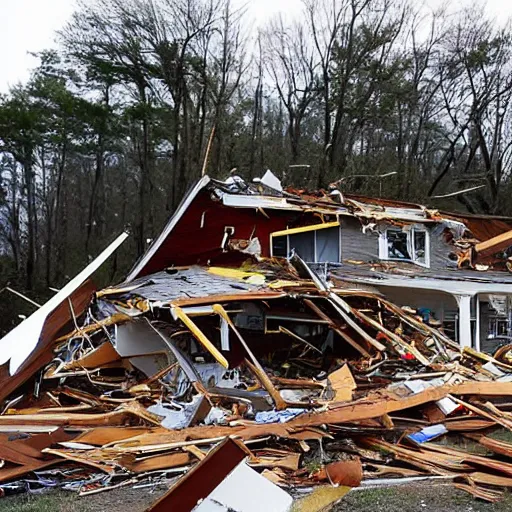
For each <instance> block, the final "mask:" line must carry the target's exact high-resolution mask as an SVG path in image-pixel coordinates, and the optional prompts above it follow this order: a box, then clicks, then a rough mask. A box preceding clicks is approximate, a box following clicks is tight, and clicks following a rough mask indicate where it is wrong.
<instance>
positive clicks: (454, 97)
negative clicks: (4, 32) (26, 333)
mask: <svg viewBox="0 0 512 512" xmlns="http://www.w3.org/2000/svg"><path fill="white" fill-rule="evenodd" d="M237 5H238V4H237ZM500 21H501V20H500ZM58 41H59V46H58V50H54V51H44V52H42V53H40V54H39V59H40V65H39V66H38V67H37V68H36V69H34V70H33V72H32V75H31V78H30V80H29V81H28V82H27V83H24V84H19V85H16V86H15V87H12V88H11V90H10V91H9V93H8V94H6V95H4V96H0V288H2V286H4V285H5V284H6V283H11V284H12V285H13V286H15V287H18V289H20V290H22V291H25V292H27V294H30V295H31V296H32V297H43V298H44V297H47V296H48V295H49V294H51V293H52V292H51V291H49V290H50V288H53V287H59V286H61V285H62V284H63V283H64V282H66V281H67V280H68V279H69V278H70V277H71V276H73V275H74V274H75V273H76V272H77V271H78V270H79V269H80V268H82V267H83V266H84V265H85V264H86V263H87V262H88V260H89V259H90V258H92V257H93V256H94V255H96V254H97V253H98V252H99V251H100V250H101V249H102V248H103V247H104V246H105V245H106V244H107V243H108V241H110V240H111V239H112V238H113V236H114V235H115V234H117V233H119V232H120V231H121V230H123V229H125V228H127V227H128V228H129V229H131V231H132V233H133V236H132V237H131V239H130V242H128V243H127V244H125V245H126V247H124V248H123V250H122V251H121V252H120V254H119V255H118V256H116V257H115V258H114V260H113V263H111V264H110V266H109V268H108V269H107V270H105V271H104V273H105V276H104V277H105V279H119V278H120V277H122V276H123V274H124V272H125V271H126V269H127V268H128V267H129V266H130V264H131V263H132V262H133V260H134V258H135V257H136V256H137V255H140V254H141V253H142V252H143V251H144V249H145V248H146V247H147V243H148V241H150V240H151V239H152V238H153V237H154V236H155V235H157V234H158V232H159V230H160V229H161V227H162V225H163V223H164V222H165V221H166V219H167V218H168V217H169V215H170V214H171V213H172V212H173V210H174V209H175V208H176V207H177V205H178V204H179V201H180V200H181V198H182V197H183V195H184V193H185V192H186V190H187V189H188V187H189V186H190V185H191V184H192V183H193V182H194V181H195V180H197V179H198V178H199V177H200V176H201V173H202V170H203V165H204V162H205V155H206V153H207V147H209V148H210V151H209V152H208V154H209V157H208V161H207V165H206V170H207V172H208V174H210V175H212V176H214V177H218V178H223V177H226V176H228V175H229V174H230V173H231V174H234V173H236V174H239V175H240V176H243V177H244V178H246V179H252V178H254V177H256V176H261V175H262V174H263V173H264V172H265V170H266V169H268V168H270V169H272V170H273V172H274V173H275V174H276V175H278V176H279V177H280V178H281V179H282V180H283V182H284V183H285V184H286V185H293V186H295V187H297V188H304V189H317V188H324V189H326V190H327V189H328V187H329V185H330V184H332V183H336V184H337V185H338V186H339V187H340V189H341V190H343V191H346V192H352V193H358V194H363V195H364V194H366V195H373V196H379V195H382V196H386V197H394V198H397V199H404V200H409V201H418V202H423V203H427V204H429V205H430V206H433V207H436V208H446V209H452V210H455V209H463V210H465V211H469V212H473V213H486V214H496V215H498V214H499V215H508V214H511V212H512V206H511V205H510V204H509V201H508V198H509V197H510V192H511V177H510V166H511V156H512V133H511V123H510V118H511V113H512V106H511V99H512V66H511V63H512V41H511V37H510V30H509V25H508V24H503V23H497V22H496V21H495V20H492V19H491V18H490V17H489V16H488V15H487V14H486V11H485V8H484V7H483V6H478V5H471V6H469V7H467V8H465V9H462V10H460V11H458V12H450V13H449V12H448V11H447V10H446V9H445V8H441V9H440V10H437V11H432V10H428V9H426V8H424V7H421V8H420V7H417V5H416V2H414V1H413V0H303V5H302V13H301V15H300V16H299V17H297V19H295V20H289V19H287V18H285V17H283V16H279V17H276V18H274V19H272V20H271V21H270V22H269V23H268V24H267V25H266V26H264V27H260V28H259V29H258V30H255V29H253V28H251V20H250V19H249V16H248V14H247V11H246V10H245V9H244V8H238V7H237V6H235V5H233V2H232V1H231V0H93V1H88V2H85V3H83V4H82V5H81V6H80V7H79V8H78V9H77V11H76V12H75V13H74V15H73V17H72V19H71V20H70V22H69V23H68V24H67V25H66V26H65V27H63V29H62V30H61V31H60V32H59V34H58ZM466 189H470V192H467V193H463V194H457V195H453V196H450V197H447V198H446V197H439V196H445V195H447V194H450V193H456V192H460V191H463V190H466ZM2 297H3V298H2ZM18 306H19V304H17V303H16V302H15V301H13V300H12V297H9V298H8V299H5V294H1V295H0V307H3V308H4V310H5V311H8V310H9V308H11V309H12V312H15V313H16V314H17V313H18V309H19V307H18ZM17 308H18V309H17ZM7 316H9V315H7ZM10 322H11V323H12V320H10ZM2 327H4V328H5V325H0V329H1V328H2Z"/></svg>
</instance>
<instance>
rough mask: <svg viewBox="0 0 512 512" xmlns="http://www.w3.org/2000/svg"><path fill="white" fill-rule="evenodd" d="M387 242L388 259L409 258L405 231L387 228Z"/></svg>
mask: <svg viewBox="0 0 512 512" xmlns="http://www.w3.org/2000/svg"><path fill="white" fill-rule="evenodd" d="M386 234H387V243H388V258H387V259H390V260H410V259H411V255H410V254H409V249H408V247H407V246H408V243H407V233H404V232H403V231H394V230H391V229H388V230H387V232H386Z"/></svg>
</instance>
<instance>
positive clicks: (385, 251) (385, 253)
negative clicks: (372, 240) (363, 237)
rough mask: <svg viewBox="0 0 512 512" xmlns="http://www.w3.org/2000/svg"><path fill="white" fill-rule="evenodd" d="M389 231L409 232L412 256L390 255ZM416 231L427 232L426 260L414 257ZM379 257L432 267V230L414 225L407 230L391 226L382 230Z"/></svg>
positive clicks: (408, 247) (408, 245)
mask: <svg viewBox="0 0 512 512" xmlns="http://www.w3.org/2000/svg"><path fill="white" fill-rule="evenodd" d="M388 231H393V232H395V233H396V232H399V233H406V234H407V249H408V251H409V254H410V255H411V258H393V257H391V256H390V255H389V248H388ZM415 233H424V234H425V261H420V260H418V259H417V258H415V257H414V255H415V254H416V250H415V249H416V248H415V238H414V234H415ZM379 259H381V260H386V261H405V262H407V263H414V264H415V265H419V266H420V267H425V268H430V232H429V230H428V229H427V228H426V227H424V226H412V227H410V228H409V229H407V230H403V229H400V228H395V227H389V228H386V229H385V230H384V231H382V232H381V233H380V235H379Z"/></svg>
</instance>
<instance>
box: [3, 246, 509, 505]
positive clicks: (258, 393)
mask: <svg viewBox="0 0 512 512" xmlns="http://www.w3.org/2000/svg"><path fill="white" fill-rule="evenodd" d="M341 284H342V283H333V282H330V281H328V280H327V279H325V278H322V277H320V276H319V275H318V274H316V273H315V272H314V271H313V270H312V269H311V268H310V267H309V266H308V265H307V264H306V263H304V262H303V261H302V260H301V259H300V258H299V257H298V256H294V257H292V258H291V260H286V259H277V258H276V259H261V260H260V261H259V263H253V262H252V263H247V264H246V265H244V266H243V267H242V268H236V269H234V268H225V267H199V266H196V267H194V266H192V267H181V268H169V269H166V270H163V271H161V272H157V273H155V274H152V275H149V276H145V277H142V278H139V279H138V280H135V281H132V282H130V283H124V284H121V285H119V286H115V287H111V288H107V289H104V290H102V291H98V292H96V293H95V294H94V296H93V299H92V301H91V302H90V303H89V304H88V305H87V307H85V310H84V313H83V314H81V315H80V314H78V313H77V315H78V316H75V313H73V325H74V326H73V328H72V329H71V331H69V329H68V330H67V331H66V332H62V329H61V330H60V332H59V331H58V329H57V330H56V333H55V336H53V337H52V338H51V342H48V343H46V344H45V345H44V347H43V349H44V350H41V340H39V345H38V347H39V348H36V351H35V352H34V354H36V355H37V357H36V359H34V357H32V359H30V360H27V361H28V362H27V361H25V362H24V363H22V364H21V370H22V373H23V375H24V377H23V378H20V379H19V380H18V381H17V382H19V385H18V386H17V387H16V388H15V389H12V390H9V397H6V395H5V390H4V394H3V396H4V397H5V398H6V403H5V407H4V409H3V412H2V414H1V415H0V436H1V438H2V442H1V444H0V459H1V460H2V467H1V468H0V489H2V492H3V493H4V494H9V493H14V492H23V491H27V490H29V491H33V492H37V491H38V490H41V489H46V488H52V487H60V488H64V489H71V490H77V491H78V492H79V493H80V494H81V495H86V494H89V493H94V492H100V491H104V490H108V489H112V488H116V487H119V486H125V485H134V486H151V485H156V484H158V483H164V484H166V485H170V484H171V483H172V482H175V481H176V479H178V484H176V485H179V482H180V481H182V480H179V478H180V477H181V478H184V477H183V476H182V475H183V474H184V473H187V472H188V471H189V470H190V469H191V468H193V467H198V465H199V464H201V463H203V462H204V460H205V458H206V457H207V456H208V453H209V452H210V451H211V450H212V448H215V447H216V446H217V445H218V444H219V443H220V442H222V441H223V440H225V439H226V438H227V437H231V438H233V439H237V443H238V444H237V446H238V450H240V449H242V450H244V451H245V455H244V456H245V457H247V458H246V462H247V464H248V466H250V468H252V470H255V471H256V472H257V473H258V474H259V476H263V477H265V478H266V479H267V480H269V481H270V482H272V485H277V486H280V487H283V488H284V489H285V490H286V491H287V493H289V494H290V495H291V496H293V497H294V498H298V497H301V496H302V497H303V496H304V495H305V494H306V493H307V492H311V491H312V488H314V489H317V488H319V487H320V488H322V487H325V486H333V485H334V486H340V489H341V490H340V492H339V493H337V494H335V495H333V497H332V499H333V500H334V499H339V497H340V496H341V495H342V490H343V489H346V488H347V487H355V486H358V485H361V483H362V485H368V482H370V483H371V482H374V481H378V479H380V478H382V477H385V478H386V479H388V478H397V479H398V480H402V479H404V478H405V479H407V478H426V479H428V478H431V477H432V476H436V477H442V478H443V479H446V480H447V481H449V482H452V483H453V485H454V486H456V487H458V488H460V489H464V490H466V491H468V492H470V493H471V494H473V495H474V496H476V497H478V498H482V499H485V500H488V501H496V500H498V499H499V497H500V495H501V492H502V489H503V488H506V487H510V486H512V462H507V459H510V458H512V443H508V442H506V441H504V440H503V439H499V438H498V437H496V435H495V434H496V431H498V430H499V431H501V430H506V431H508V430H511V429H512V413H511V412H509V411H510V408H511V404H510V398H509V397H510V396H512V365H511V364H510V362H507V361H508V359H507V357H506V356H507V354H500V360H498V359H494V358H493V357H491V356H488V355H485V354H481V353H478V352H476V351H473V350H471V349H468V348H465V349H464V350H462V349H461V348H460V347H459V346H458V345H457V344H455V343H454V342H452V341H451V340H450V339H449V338H447V337H446V336H445V335H444V334H443V333H442V332H441V331H440V330H437V329H436V328H435V327H433V326H431V325H429V322H428V321H424V317H423V316H422V315H421V314H416V312H415V311H414V310H411V309H410V308H404V309H402V308H399V307H398V306H396V305H394V304H392V303H390V302H389V301H387V300H386V299H385V298H384V297H383V296H381V295H379V294H376V293H372V292H369V291H364V290H361V289H359V290H356V289H353V288H351V287H350V286H349V285H346V286H342V285H341ZM72 302H73V301H72V300H70V304H72ZM71 309H72V310H73V307H72V306H71ZM45 328H46V327H45ZM11 363H12V360H11ZM30 372H32V373H31V374H30V375H28V373H30ZM16 375H18V374H17V373H16V371H15V372H14V375H13V376H11V377H10V379H13V378H16ZM214 460H216V459H215V458H214ZM237 461H238V459H236V457H235V462H237ZM209 464H210V466H209V467H210V468H211V467H214V468H215V465H214V464H213V465H212V462H211V461H210V462H209ZM219 471H221V470H220V469H219ZM244 471H245V470H244ZM195 474H196V480H197V479H198V477H197V475H200V474H201V472H200V471H196V473H195ZM191 475H192V473H191ZM259 476H258V477H257V478H259ZM244 478H245V477H244ZM199 480H200V479H199ZM182 485H184V484H182ZM187 485H191V484H187ZM195 485H196V487H197V486H199V487H200V486H201V485H202V483H201V481H198V482H196V484H195ZM184 487H185V488H186V487H187V486H186V485H185V486H184ZM314 492H316V491H314ZM344 492H346V490H345V491H344ZM205 495H206V494H205ZM302 499H303V500H304V499H306V498H304V497H303V498H302ZM284 501H285V502H286V500H284ZM299 503H300V501H299ZM306 506H308V507H310V505H304V507H306ZM173 510H174V509H173ZM303 510H306V508H303ZM307 510H314V508H307Z"/></svg>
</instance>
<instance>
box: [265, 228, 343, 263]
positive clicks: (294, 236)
mask: <svg viewBox="0 0 512 512" xmlns="http://www.w3.org/2000/svg"><path fill="white" fill-rule="evenodd" d="M271 242H272V243H271V247H272V256H278V257H282V258H284V257H288V256H290V254H291V252H292V250H295V252H296V253H297V254H298V255H299V256H300V257H301V258H302V259H303V260H305V261H307V262H314V263H324V262H334V263H339V262H340V261H341V250H340V243H341V236H340V225H339V223H338V222H331V223H328V224H320V225H316V226H308V227H306V228H296V229H289V230H285V231H279V232H277V233H272V235H271Z"/></svg>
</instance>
